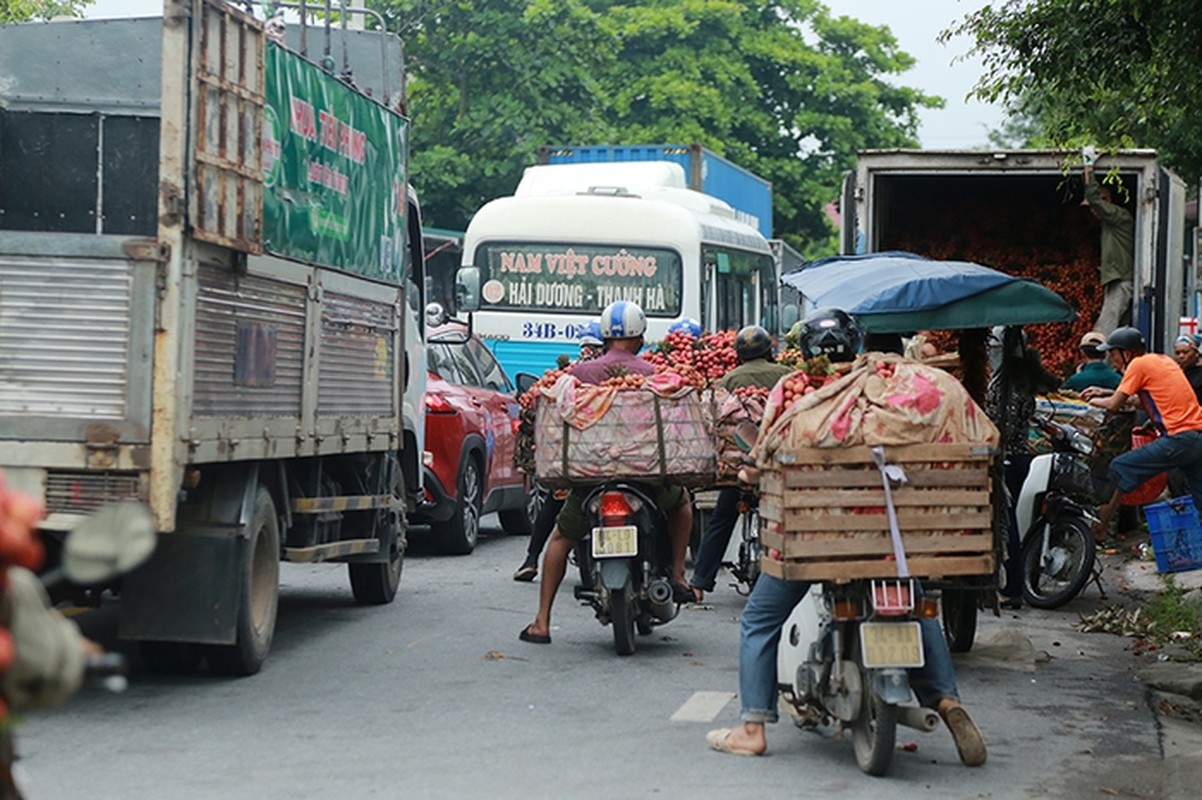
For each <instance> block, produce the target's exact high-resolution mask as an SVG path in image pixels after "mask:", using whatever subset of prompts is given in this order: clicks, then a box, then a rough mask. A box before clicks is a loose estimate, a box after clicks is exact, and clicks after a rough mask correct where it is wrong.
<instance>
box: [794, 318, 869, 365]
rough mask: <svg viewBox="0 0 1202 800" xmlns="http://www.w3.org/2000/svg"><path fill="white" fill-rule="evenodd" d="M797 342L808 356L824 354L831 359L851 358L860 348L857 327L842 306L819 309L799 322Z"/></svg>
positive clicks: (847, 359)
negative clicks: (799, 328)
mask: <svg viewBox="0 0 1202 800" xmlns="http://www.w3.org/2000/svg"><path fill="white" fill-rule="evenodd" d="M798 345H799V347H800V348H801V352H802V353H803V354H804V355H805V356H806V357H807V358H808V357H810V356H816V355H826V356H827V357H828V358H830V360H831V361H851V360H852V359H854V358H855V357H856V353H858V352H859V351H860V328H859V326H858V325H856V321H855V320H854V319H852V317H851V314H848V313H847V312H846V311H844V310H843V309H841V308H818V309H815V310H813V311H811V312H810V313H809V314H807V315H806V318H805V319H803V320H802V321H801V330H800V332H799V336H798Z"/></svg>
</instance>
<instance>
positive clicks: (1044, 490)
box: [1014, 419, 1097, 608]
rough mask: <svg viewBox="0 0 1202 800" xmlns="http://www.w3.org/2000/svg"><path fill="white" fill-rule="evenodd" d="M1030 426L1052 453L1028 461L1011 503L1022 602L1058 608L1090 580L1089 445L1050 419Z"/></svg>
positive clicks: (1092, 559) (1075, 432)
mask: <svg viewBox="0 0 1202 800" xmlns="http://www.w3.org/2000/svg"><path fill="white" fill-rule="evenodd" d="M1034 424H1035V425H1037V426H1038V427H1039V428H1040V429H1041V430H1042V431H1043V432H1044V433H1046V434H1047V436H1048V439H1049V441H1050V442H1051V445H1052V452H1050V453H1044V454H1041V455H1037V456H1035V458H1034V459H1032V461H1031V468H1030V471H1029V472H1028V473H1027V477H1026V478H1025V479H1024V481H1023V484H1022V488H1021V490H1020V491H1019V494H1018V498H1017V499H1016V500H1015V506H1014V513H1015V518H1016V519H1017V521H1018V530H1019V534H1020V537H1021V542H1022V568H1023V569H1022V574H1023V600H1025V601H1026V602H1027V603H1029V604H1030V605H1032V606H1034V607H1036V608H1059V607H1060V606H1062V605H1064V604H1065V603H1067V602H1069V601H1070V600H1072V599H1073V598H1074V597H1076V596H1077V594H1078V593H1079V592H1080V591H1081V589H1082V588H1084V586H1085V584H1086V583H1088V582H1089V579H1090V576H1091V575H1093V574H1094V563H1095V558H1096V549H1097V546H1096V544H1095V541H1094V535H1093V531H1092V528H1091V525H1092V523H1094V522H1096V521H1097V517H1096V516H1095V515H1094V513H1093V511H1092V510H1091V508H1092V506H1093V504H1094V498H1095V489H1094V482H1093V472H1092V469H1091V465H1090V456H1092V455H1093V452H1094V443H1093V440H1092V439H1091V438H1090V437H1088V436H1086V435H1085V434H1084V433H1082V432H1081V431H1079V430H1077V429H1076V428H1074V427H1072V426H1071V425H1065V424H1062V423H1059V422H1055V421H1053V420H1050V419H1046V420H1036V421H1035V423H1034Z"/></svg>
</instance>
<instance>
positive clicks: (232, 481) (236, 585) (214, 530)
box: [117, 463, 259, 644]
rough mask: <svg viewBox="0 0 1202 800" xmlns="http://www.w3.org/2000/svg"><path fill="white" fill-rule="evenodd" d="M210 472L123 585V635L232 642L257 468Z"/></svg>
mask: <svg viewBox="0 0 1202 800" xmlns="http://www.w3.org/2000/svg"><path fill="white" fill-rule="evenodd" d="M209 473H210V474H209V475H208V476H207V478H206V479H202V482H201V486H200V490H199V491H196V492H195V494H194V495H193V496H191V497H189V499H188V501H187V502H185V503H182V504H181V505H180V506H179V511H178V516H177V520H176V522H177V526H176V530H175V532H174V533H163V534H159V541H158V546H157V547H156V548H155V551H154V554H153V555H152V556H151V557H150V560H149V561H148V562H146V563H145V564H143V565H142V566H141V567H139V568H138V569H136V570H134V571H133V572H132V573H130V574H129V575H128V576H127V577H126V578H125V580H124V581H123V582H122V587H121V603H120V612H119V614H118V622H117V635H118V636H119V637H120V638H122V639H135V640H145V641H160V642H194V643H198V644H233V643H234V640H235V638H236V630H235V626H236V622H237V618H238V604H239V603H240V602H241V592H242V586H241V579H240V576H241V575H243V574H244V572H245V570H246V566H247V565H246V560H247V559H248V558H249V557H250V556H249V553H248V550H249V548H248V545H247V539H248V532H249V527H250V516H251V514H252V513H253V510H254V509H253V506H254V496H255V492H256V490H257V488H258V483H259V469H258V465H257V464H253V463H251V464H237V465H235V464H231V465H227V466H223V467H221V468H220V469H214V470H209Z"/></svg>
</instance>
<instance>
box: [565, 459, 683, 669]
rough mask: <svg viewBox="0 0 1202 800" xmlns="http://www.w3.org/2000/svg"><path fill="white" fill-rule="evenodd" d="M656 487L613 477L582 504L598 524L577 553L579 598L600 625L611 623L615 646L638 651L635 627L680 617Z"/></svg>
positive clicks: (644, 631)
mask: <svg viewBox="0 0 1202 800" xmlns="http://www.w3.org/2000/svg"><path fill="white" fill-rule="evenodd" d="M655 496H656V490H655V488H654V487H651V486H646V485H642V484H638V483H635V482H628V481H612V482H608V483H605V484H602V485H600V486H598V487H596V488H594V489H592V490H591V491H590V492H589V493H588V494H587V495H586V497H585V499H584V503H583V506H584V509H585V512H586V513H587V514H588V516H589V519H590V521H592V522H593V523H594V524H593V526H592V529H591V531H590V532H589V533H588V534H586V535H585V536H584V538H583V539H582V540H581V542H580V545H579V547H578V548H577V550H576V553H577V566H578V567H579V569H580V577H581V585H580V586H577V587H576V588H575V597H576V599H577V600H580V601H582V602H583V603H584V604H586V605H589V606H592V608H593V610H594V611H595V612H596V614H597V619H598V620H599V621H600V622H601V624H602V625H612V626H613V636H614V651H615V652H616V653H617V654H618V655H620V656H628V655H630V654H632V653H633V652H634V651H635V632H636V631H637V632H638V633H639V634H641V635H643V636H647V635H650V633H651V631H652V628H653V627H654V626H656V625H662V624H664V623H666V622H670V621H671V620H672V619H673V618H675V617H676V614H677V612H678V611H679V605H678V604H677V602H676V599H675V597H674V596H673V591H672V584H671V582H670V580H669V578H670V571H669V566H668V565H669V564H670V563H671V552H670V545H669V542H668V538H667V533H666V524H667V523H666V520H665V518H664V515H663V512H661V511H660V510H659V509H658V508H656V506H655Z"/></svg>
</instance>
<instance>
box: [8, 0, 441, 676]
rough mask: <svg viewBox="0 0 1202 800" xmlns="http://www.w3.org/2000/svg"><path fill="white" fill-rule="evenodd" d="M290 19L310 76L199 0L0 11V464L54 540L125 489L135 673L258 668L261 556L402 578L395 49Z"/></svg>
mask: <svg viewBox="0 0 1202 800" xmlns="http://www.w3.org/2000/svg"><path fill="white" fill-rule="evenodd" d="M303 33H304V32H302V36H301V40H302V41H303V39H304V37H303ZM308 34H309V37H310V41H312V42H315V43H316V42H319V41H320V40H321V38H322V36H324V38H325V41H326V56H327V57H326V58H324V59H321V61H322V65H321V66H319V65H318V64H316V63H314V62H313V61H310V60H309V59H308V58H306V57H304V56H303V55H301V54H300V53H298V52H294V51H293V50H290V49H289V48H288V47H286V46H284V45H283V44H281V43H279V42H281V41H283V40H284V37H283V36H279V35H276V36H273V37H269V36H267V35H266V34H265V29H264V24H263V22H262V21H260V20H256V19H254V18H253V17H252V16H250V15H248V14H247V13H245V12H244V11H243V10H241V9H240V8H236V7H235V6H234V5H232V4H227V3H225V2H223V0H166V2H165V4H164V11H163V16H162V17H161V18H160V17H155V18H149V19H128V20H86V21H63V22H52V23H48V24H31V25H14V26H9V27H0V470H2V471H3V472H4V474H5V478H6V481H7V482H8V483H9V484H10V485H12V486H14V487H15V488H18V489H23V490H25V491H27V492H30V493H32V494H34V495H36V496H37V497H39V498H41V499H43V500H44V502H45V504H46V507H47V511H48V515H47V518H46V520H45V526H44V528H45V530H47V531H48V532H50V533H51V534H53V533H55V532H64V531H67V530H69V529H70V528H71V527H72V526H73V525H75V524H76V523H77V522H78V521H79V520H80V519H81V518H82V517H83V516H85V515H86V514H87V513H88V512H89V511H91V510H93V509H95V508H97V507H99V506H101V505H102V504H104V503H106V502H109V501H113V500H119V499H124V498H137V499H140V500H142V501H144V502H145V503H146V504H147V505H148V506H149V508H150V509H151V511H152V513H153V515H154V518H155V520H156V526H157V529H158V531H159V536H158V544H157V548H156V551H155V553H154V555H153V557H152V559H151V560H150V561H149V562H148V563H147V564H146V565H145V566H144V567H142V568H140V569H138V570H137V571H135V572H134V573H132V574H131V575H129V576H127V577H126V578H125V579H124V581H123V583H122V585H121V587H120V596H121V602H120V604H119V609H120V611H119V627H118V635H119V636H120V637H121V638H124V639H129V640H135V641H138V642H140V643H141V646H142V651H143V655H144V656H145V660H146V663H147V665H148V666H149V667H150V668H151V669H154V670H160V671H178V670H185V669H191V668H193V667H195V666H197V665H198V664H199V663H200V660H201V659H202V658H204V659H207V662H208V665H209V667H210V669H212V670H213V671H215V672H218V673H223V674H233V675H245V674H250V673H253V672H256V671H257V670H258V669H259V668H260V666H261V664H262V663H263V661H264V659H265V657H266V656H267V653H268V649H269V647H270V644H271V640H272V634H273V631H274V628H275V621H276V611H277V604H278V587H279V571H280V561H281V559H282V560H286V561H293V562H319V561H338V562H345V563H347V564H348V566H349V575H350V584H351V588H352V590H353V593H354V596H355V598H356V600H358V601H359V602H361V603H388V602H390V601H391V600H392V599H393V597H394V596H395V594H396V592H397V587H398V583H399V580H400V576H401V565H402V560H403V556H404V550H405V543H406V508H407V507H412V503H413V501H414V498H415V497H416V496H417V494H418V493H419V492H420V491H421V487H420V481H421V460H422V448H423V420H424V417H423V414H422V409H423V406H422V395H423V393H424V383H425V375H426V369H425V355H424V352H425V351H424V347H423V342H422V335H423V319H424V301H423V291H424V278H423V274H422V269H423V262H422V252H421V227H420V225H421V223H420V217H419V213H418V207H417V202H416V198H415V196H414V195H413V193H412V191H411V190H410V189H409V187H408V180H407V178H408V174H407V170H408V158H407V145H408V121H407V120H406V119H405V118H404V116H402V114H401V113H399V110H401V109H403V94H402V92H403V88H404V80H403V77H402V76H403V73H402V69H401V51H400V42H399V41H398V40H396V39H395V37H391V36H381V35H379V34H372V33H367V32H357V33H356V32H352V31H341V30H334V31H329V30H328V29H327V30H326V31H324V32H321V31H313V30H310V31H308ZM331 36H332V37H333V39H331ZM292 38H293V40H295V39H296V36H295V32H293V34H292ZM331 41H333V42H334V46H333V48H331V47H330V42H331ZM339 64H341V70H340V71H338V72H337V73H336V72H335V68H336V67H337V66H338V65H339ZM51 543H52V544H53V539H52V540H51Z"/></svg>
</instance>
